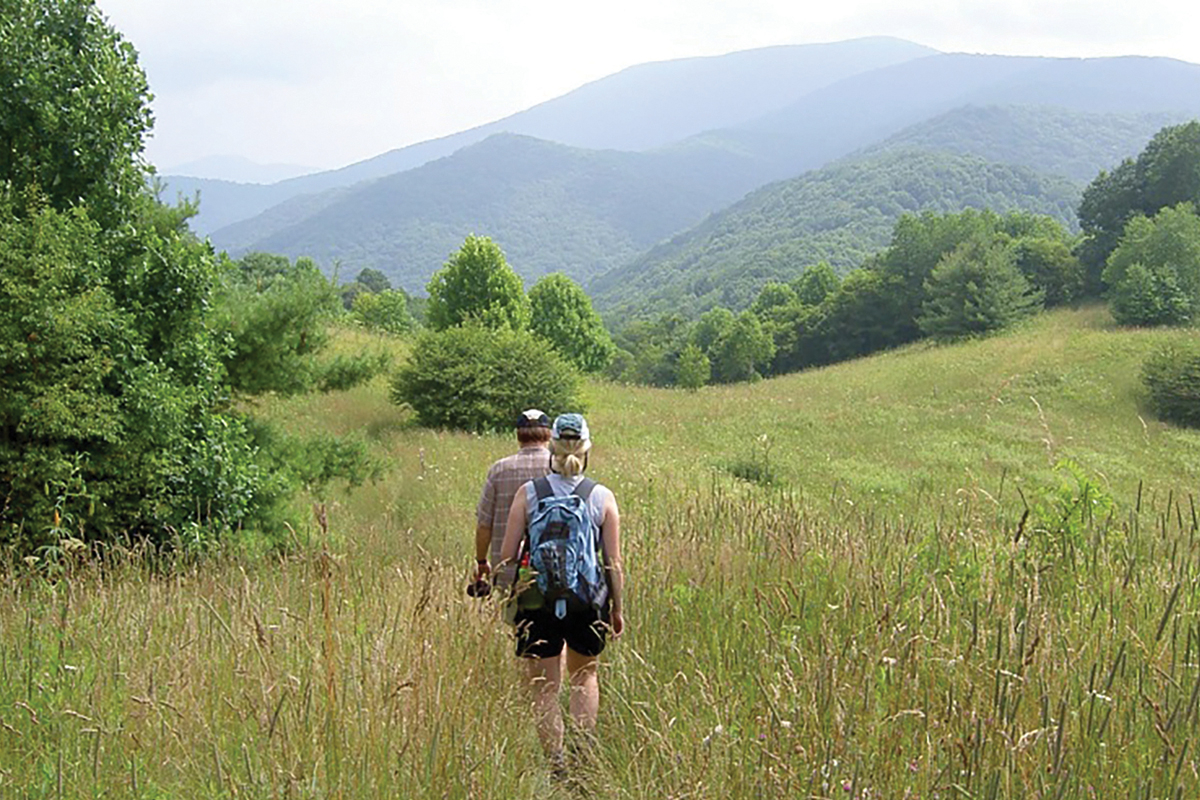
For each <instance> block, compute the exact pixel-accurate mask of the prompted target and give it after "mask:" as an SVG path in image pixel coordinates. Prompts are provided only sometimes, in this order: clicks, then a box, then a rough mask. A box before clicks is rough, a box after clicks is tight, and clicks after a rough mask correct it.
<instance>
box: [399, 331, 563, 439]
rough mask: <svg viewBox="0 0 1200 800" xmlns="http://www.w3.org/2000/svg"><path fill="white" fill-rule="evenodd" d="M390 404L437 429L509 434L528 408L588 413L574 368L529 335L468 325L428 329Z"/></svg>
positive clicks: (415, 349) (402, 373)
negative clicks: (409, 409) (402, 406)
mask: <svg viewBox="0 0 1200 800" xmlns="http://www.w3.org/2000/svg"><path fill="white" fill-rule="evenodd" d="M392 400H393V401H394V402H396V403H400V404H407V405H409V406H411V407H412V409H413V411H415V412H416V415H417V421H418V422H419V423H420V424H422V425H425V426H427V427H432V428H452V429H458V430H465V431H478V432H482V431H487V430H495V431H504V430H510V429H511V428H512V425H513V420H514V419H516V416H517V414H519V413H520V411H521V409H523V408H530V407H537V408H544V409H546V410H547V411H568V410H570V411H580V410H583V406H582V403H581V402H580V398H579V376H578V374H577V373H576V372H575V370H574V369H573V368H572V367H571V366H570V365H569V364H567V362H565V361H564V360H563V359H562V357H561V356H559V355H558V354H557V353H555V352H554V351H553V350H551V349H550V348H548V347H546V346H545V344H544V343H543V342H542V341H541V340H539V339H538V338H537V337H535V336H534V335H533V334H531V333H529V332H528V331H523V330H512V329H508V328H500V329H498V330H493V329H490V328H487V327H485V326H483V325H480V324H468V325H464V326H461V327H456V328H447V329H446V330H444V331H427V332H426V333H424V334H423V335H422V336H421V337H420V338H419V339H418V340H417V344H416V347H415V348H414V350H413V354H412V359H411V361H410V362H409V363H408V364H407V365H405V366H404V367H402V368H401V369H400V370H399V371H398V372H397V373H396V375H395V377H394V379H393V381H392Z"/></svg>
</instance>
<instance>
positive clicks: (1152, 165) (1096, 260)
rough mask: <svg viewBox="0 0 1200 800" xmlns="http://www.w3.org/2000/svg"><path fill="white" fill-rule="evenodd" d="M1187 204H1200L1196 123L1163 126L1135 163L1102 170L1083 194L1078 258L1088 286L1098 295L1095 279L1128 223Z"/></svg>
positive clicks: (1199, 123) (1199, 127)
mask: <svg viewBox="0 0 1200 800" xmlns="http://www.w3.org/2000/svg"><path fill="white" fill-rule="evenodd" d="M1186 202H1190V203H1198V202H1200V121H1193V122H1188V123H1185V124H1183V125H1171V126H1167V127H1165V128H1163V129H1162V130H1160V131H1159V132H1158V133H1156V134H1155V135H1154V138H1153V139H1151V140H1150V142H1149V144H1147V145H1146V147H1145V149H1143V150H1142V152H1141V153H1139V154H1138V156H1137V158H1136V159H1133V160H1130V159H1126V160H1125V161H1124V162H1122V163H1121V164H1120V165H1119V166H1118V167H1117V168H1116V169H1114V170H1113V171H1112V172H1111V173H1109V172H1101V173H1100V174H1099V175H1098V176H1097V177H1096V179H1095V180H1093V181H1092V182H1091V184H1089V185H1088V187H1087V188H1086V189H1085V190H1084V192H1083V197H1082V199H1081V201H1080V203H1079V225H1080V227H1081V228H1082V230H1083V233H1084V237H1085V238H1084V241H1083V244H1082V245H1081V247H1080V260H1081V261H1082V262H1083V266H1084V269H1085V270H1086V272H1087V274H1088V275H1089V288H1091V289H1092V290H1093V291H1094V293H1096V294H1099V293H1100V289H1101V286H1100V280H1099V278H1101V277H1102V273H1103V270H1104V268H1105V265H1106V264H1107V262H1108V258H1109V256H1110V255H1111V254H1112V252H1113V251H1114V250H1115V249H1116V247H1117V244H1118V243H1119V241H1120V239H1121V236H1122V234H1123V233H1124V230H1125V226H1126V224H1127V223H1128V222H1129V221H1130V220H1132V219H1133V218H1134V217H1135V216H1137V215H1139V214H1140V215H1143V216H1147V217H1149V216H1153V215H1154V214H1156V213H1158V211H1159V210H1160V209H1162V208H1167V207H1170V206H1175V205H1178V204H1179V203H1186Z"/></svg>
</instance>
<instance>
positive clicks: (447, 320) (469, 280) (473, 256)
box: [426, 235, 529, 331]
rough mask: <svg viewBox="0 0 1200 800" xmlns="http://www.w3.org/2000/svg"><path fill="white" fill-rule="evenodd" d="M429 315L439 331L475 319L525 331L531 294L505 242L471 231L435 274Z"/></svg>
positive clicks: (432, 324)
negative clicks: (504, 250)
mask: <svg viewBox="0 0 1200 800" xmlns="http://www.w3.org/2000/svg"><path fill="white" fill-rule="evenodd" d="M426 318H427V319H428V321H429V327H431V328H433V330H435V331H444V330H446V329H447V328H453V327H455V326H457V325H462V324H463V323H465V322H471V321H473V322H477V323H479V324H481V325H483V326H485V327H489V328H503V327H508V328H512V329H514V330H521V329H523V328H525V327H526V326H527V325H528V324H529V298H527V297H526V296H525V288H524V287H523V286H522V285H521V279H520V278H518V277H517V274H516V273H515V272H513V271H512V268H511V267H509V266H508V262H507V261H505V260H504V253H502V252H500V248H499V246H497V245H496V243H495V242H493V241H492V240H491V239H489V238H487V237H486V236H475V235H471V236H468V237H467V238H466V241H464V242H463V244H462V247H460V248H459V249H458V251H457V252H455V253H454V254H453V255H452V256H450V260H449V261H447V262H446V264H445V266H443V267H442V268H441V269H440V270H438V271H437V272H436V273H435V274H434V276H433V278H431V279H430V281H429V305H428V307H427V310H426Z"/></svg>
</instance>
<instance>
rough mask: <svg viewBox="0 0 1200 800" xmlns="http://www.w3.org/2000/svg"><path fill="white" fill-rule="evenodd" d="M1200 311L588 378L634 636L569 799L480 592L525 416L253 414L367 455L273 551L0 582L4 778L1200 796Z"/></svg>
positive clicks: (321, 404) (1096, 313)
mask: <svg viewBox="0 0 1200 800" xmlns="http://www.w3.org/2000/svg"><path fill="white" fill-rule="evenodd" d="M1195 335H1196V333H1194V332H1184V331H1161V330H1160V331H1127V330H1118V329H1116V328H1114V327H1113V325H1112V323H1111V321H1110V320H1109V318H1108V316H1107V312H1106V311H1105V310H1104V309H1102V308H1099V307H1091V308H1084V309H1081V310H1074V311H1060V312H1056V313H1053V314H1048V315H1044V316H1042V317H1039V318H1038V319H1036V320H1034V321H1032V322H1031V323H1029V324H1028V325H1027V326H1026V327H1024V328H1023V329H1020V330H1018V331H1016V332H1014V333H1011V334H1008V335H1006V336H1004V337H1000V338H993V339H986V340H981V341H976V342H970V343H966V344H961V345H955V346H947V347H935V346H932V345H925V344H922V345H917V346H913V347H909V348H905V349H902V350H898V351H894V352H891V353H886V354H883V355H880V356H877V357H874V358H870V359H866V360H862V361H858V362H853V363H847V364H842V365H838V366H834V367H829V368H826V369H822V370H816V371H811V372H806V373H802V374H798V375H792V376H787V377H784V378H779V379H774V380H770V381H764V382H761V383H757V384H753V385H736V386H728V387H710V388H706V389H702V390H700V391H698V392H695V393H685V392H682V391H668V390H655V389H646V388H639V387H625V386H618V385H613V384H606V383H594V384H591V385H590V386H589V387H588V391H587V394H588V400H589V403H590V408H589V412H588V420H589V424H590V425H591V428H592V431H593V437H594V440H595V449H594V451H593V457H592V469H591V474H593V476H594V477H596V478H598V479H599V480H601V481H603V482H604V483H606V484H608V485H609V486H611V487H612V488H613V489H614V490H615V492H616V494H617V497H618V499H619V501H620V503H621V507H622V517H623V522H624V525H623V533H624V540H625V550H626V553H625V559H626V571H627V574H628V579H627V585H628V590H627V591H628V601H627V615H626V616H627V622H628V630H627V632H626V635H625V636H624V637H623V638H622V639H621V640H620V641H619V642H617V643H616V644H615V645H614V646H612V647H610V649H609V650H608V651H607V652H606V654H605V656H604V658H603V659H602V672H601V687H602V701H601V702H602V707H601V713H600V729H599V733H600V738H601V747H600V749H599V751H598V753H597V754H596V757H595V758H594V759H593V760H592V762H591V763H588V764H587V765H585V766H584V767H583V768H582V773H583V775H584V782H585V784H586V786H587V791H586V792H584V791H582V790H581V789H580V787H577V786H576V787H562V786H557V785H555V784H552V783H551V782H550V780H549V776H548V774H547V772H546V769H545V767H544V764H543V761H542V759H541V756H540V753H539V748H538V745H537V741H536V737H535V734H534V727H533V721H532V719H531V717H530V713H529V711H528V708H527V701H526V699H525V696H524V693H523V691H522V687H521V685H520V683H519V681H518V680H517V677H516V675H517V673H516V669H515V667H514V666H513V660H512V658H511V644H510V642H509V640H508V638H507V633H506V630H505V628H504V627H503V626H502V625H501V624H500V623H498V622H497V621H496V619H495V613H494V612H495V609H494V607H492V606H490V605H480V604H477V603H476V602H475V601H472V600H470V599H469V598H467V597H466V596H465V594H464V593H463V587H464V585H465V582H466V578H467V574H468V572H469V569H470V566H471V562H470V556H471V544H470V543H471V541H472V539H471V537H472V530H473V520H474V516H473V506H474V502H475V499H476V495H477V492H478V489H479V485H480V482H481V480H482V477H483V473H484V471H485V469H486V467H487V465H488V464H489V463H490V462H491V461H492V460H493V459H495V458H498V457H500V456H501V455H504V454H506V453H508V452H510V451H511V450H512V447H513V445H512V443H511V442H510V440H509V438H508V437H501V436H474V435H465V434H451V433H440V432H431V431H426V430H421V429H419V428H416V427H414V426H413V425H412V424H411V422H410V420H409V415H408V414H407V413H406V412H405V411H404V410H402V409H399V408H397V407H395V406H393V405H392V404H390V403H389V401H388V399H387V385H386V382H385V381H384V380H382V379H380V380H378V381H377V382H375V383H374V384H371V385H369V386H366V387H362V388H360V389H357V390H353V391H350V392H346V393H342V394H334V395H326V396H311V397H305V398H300V399H293V400H287V401H285V400H273V401H269V402H266V403H264V404H263V406H262V407H261V408H260V412H261V413H263V414H266V415H268V416H270V417H271V418H272V419H275V420H277V421H280V422H283V423H285V424H286V425H288V426H291V427H294V428H295V429H297V430H315V429H325V430H331V431H334V432H337V433H359V434H361V435H364V436H366V437H368V439H369V440H370V441H371V443H372V447H373V449H374V450H375V451H376V453H377V454H378V455H379V456H381V457H384V458H386V459H387V461H388V469H387V471H386V473H385V477H384V478H383V479H382V480H380V481H379V482H378V483H376V484H374V485H368V486H366V487H362V488H359V489H356V490H354V491H352V492H349V493H345V492H339V493H337V494H335V495H334V496H331V497H330V498H329V499H328V501H327V503H326V504H325V505H324V507H323V515H324V519H325V520H326V524H325V525H322V524H320V523H319V522H318V521H317V518H316V515H314V514H313V513H311V512H308V511H306V513H305V518H306V519H310V520H312V521H311V522H309V523H308V524H307V525H304V526H300V527H299V528H297V529H295V530H294V531H293V532H290V533H288V537H289V538H291V539H293V541H294V542H295V543H296V544H295V546H294V548H293V549H292V550H291V551H290V552H289V553H287V554H286V555H284V556H275V557H254V558H252V557H249V556H246V555H239V554H238V553H235V552H230V553H222V554H217V555H215V556H213V557H211V558H206V559H203V560H199V561H190V560H182V559H181V560H180V561H179V563H178V565H177V566H176V568H175V569H173V570H169V569H168V570H163V569H162V565H161V558H159V559H156V558H154V557H153V555H152V554H147V553H113V554H112V555H111V557H110V558H108V559H107V560H106V561H104V562H103V563H92V562H83V561H81V560H73V558H72V557H71V556H64V557H63V561H62V563H63V566H64V569H65V570H66V572H65V576H64V577H63V578H61V579H60V580H57V581H55V582H50V581H47V580H46V579H44V578H43V577H40V576H39V573H37V572H36V571H32V570H29V569H26V568H24V567H23V566H22V565H10V566H9V568H8V569H6V570H4V571H3V572H0V575H2V581H3V586H2V588H0V796H13V797H55V798H57V797H64V798H74V797H146V798H151V797H164V798H165V797H230V798H232V797H238V798H258V797H263V798H275V797H279V798H284V797H294V798H327V797H337V798H343V797H344V798H367V797H381V798H382V797H388V798H391V797H419V798H492V797H530V796H539V797H580V796H587V797H597V798H768V797H829V798H833V797H837V798H932V797H941V798H951V797H962V798H1025V797H1048V798H1049V797H1081V798H1091V797H1127V796H1128V797H1155V798H1166V797H1180V798H1188V797H1196V796H1197V795H1198V794H1200V773H1198V771H1197V762H1198V759H1200V742H1198V741H1196V740H1197V738H1198V737H1200V618H1198V616H1197V613H1198V612H1200V598H1198V597H1197V589H1198V588H1200V582H1198V580H1197V578H1198V577H1200V560H1198V559H1200V541H1197V531H1198V525H1197V512H1196V509H1195V495H1196V494H1198V493H1200V486H1197V476H1198V475H1200V433H1197V432H1187V431H1181V430H1178V429H1174V428H1170V427H1167V426H1164V425H1162V424H1160V423H1158V422H1155V421H1154V420H1153V419H1152V418H1150V417H1149V415H1148V414H1147V412H1145V411H1144V410H1143V408H1142V405H1141V399H1140V388H1139V381H1138V371H1139V368H1140V364H1141V361H1142V359H1143V358H1144V356H1145V355H1146V353H1148V352H1149V351H1150V350H1152V349H1153V348H1154V347H1156V346H1157V345H1158V344H1160V343H1162V342H1164V341H1167V340H1169V339H1171V338H1173V337H1184V336H1195ZM364 343H365V342H364V341H363V339H362V337H360V336H351V335H349V334H346V335H344V336H343V338H342V340H341V346H342V347H348V348H354V347H358V346H360V345H362V344H364ZM395 347H396V349H397V352H398V354H399V355H400V356H401V357H402V355H403V348H402V347H401V346H399V345H395ZM738 476H741V477H738ZM307 502H308V501H306V509H307Z"/></svg>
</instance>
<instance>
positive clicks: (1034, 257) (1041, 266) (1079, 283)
mask: <svg viewBox="0 0 1200 800" xmlns="http://www.w3.org/2000/svg"><path fill="white" fill-rule="evenodd" d="M1013 257H1014V258H1015V259H1016V265H1017V269H1018V270H1020V271H1021V274H1022V275H1024V276H1025V279H1026V280H1028V281H1029V284H1030V286H1032V287H1033V288H1035V289H1038V290H1040V291H1041V292H1042V293H1043V295H1044V296H1045V298H1046V300H1045V302H1046V306H1047V307H1053V306H1061V305H1065V304H1067V303H1070V302H1072V301H1074V300H1078V299H1079V298H1081V297H1083V296H1084V292H1085V285H1084V274H1083V268H1082V266H1081V265H1080V263H1079V258H1078V256H1076V255H1075V253H1074V252H1072V249H1071V245H1070V244H1069V243H1068V242H1066V241H1063V240H1062V239H1059V238H1047V237H1036V236H1030V237H1024V238H1021V239H1018V240H1017V241H1015V242H1014V243H1013Z"/></svg>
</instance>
